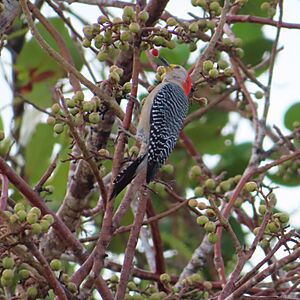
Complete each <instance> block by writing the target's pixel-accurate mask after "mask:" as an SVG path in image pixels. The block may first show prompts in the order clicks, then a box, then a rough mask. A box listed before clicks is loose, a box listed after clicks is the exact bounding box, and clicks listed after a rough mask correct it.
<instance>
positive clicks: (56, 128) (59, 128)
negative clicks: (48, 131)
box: [53, 123, 64, 134]
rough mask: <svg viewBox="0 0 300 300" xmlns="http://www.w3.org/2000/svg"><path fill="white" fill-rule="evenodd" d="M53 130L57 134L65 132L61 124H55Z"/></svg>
mask: <svg viewBox="0 0 300 300" xmlns="http://www.w3.org/2000/svg"><path fill="white" fill-rule="evenodd" d="M53 130H54V132H55V133H57V134H61V133H62V132H63V131H64V125H63V124H61V123H58V124H55V125H54V127H53Z"/></svg>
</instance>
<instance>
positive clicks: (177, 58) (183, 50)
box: [159, 44, 191, 66]
mask: <svg viewBox="0 0 300 300" xmlns="http://www.w3.org/2000/svg"><path fill="white" fill-rule="evenodd" d="M190 53H191V52H190V49H189V46H188V45H187V44H176V47H175V48H174V49H172V50H171V49H166V48H162V49H161V50H160V51H159V54H160V55H161V56H162V57H163V58H165V59H166V60H167V61H168V62H169V63H170V64H176V65H181V66H184V65H185V64H186V63H187V61H188V59H189V57H190Z"/></svg>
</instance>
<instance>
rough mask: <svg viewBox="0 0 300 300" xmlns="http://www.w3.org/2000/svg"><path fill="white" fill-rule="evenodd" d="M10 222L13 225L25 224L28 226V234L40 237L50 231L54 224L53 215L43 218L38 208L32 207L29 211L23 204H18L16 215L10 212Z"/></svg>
mask: <svg viewBox="0 0 300 300" xmlns="http://www.w3.org/2000/svg"><path fill="white" fill-rule="evenodd" d="M7 215H8V216H9V220H10V223H11V224H14V223H16V222H20V223H25V224H27V225H28V231H26V232H27V233H28V234H31V235H38V234H41V233H45V232H47V231H48V230H49V228H50V226H51V225H52V224H53V223H54V218H53V216H52V215H50V214H47V215H44V216H43V217H42V216H41V210H40V209H39V208H38V207H32V208H31V209H30V210H29V211H26V208H25V206H24V204H23V203H21V202H20V203H17V204H16V205H15V207H14V213H13V214H12V213H10V212H8V213H7Z"/></svg>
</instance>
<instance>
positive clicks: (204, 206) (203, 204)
mask: <svg viewBox="0 0 300 300" xmlns="http://www.w3.org/2000/svg"><path fill="white" fill-rule="evenodd" d="M197 207H198V208H199V209H200V210H203V209H206V208H207V205H206V204H205V203H204V202H198V205H197Z"/></svg>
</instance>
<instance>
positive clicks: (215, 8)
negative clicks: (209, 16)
mask: <svg viewBox="0 0 300 300" xmlns="http://www.w3.org/2000/svg"><path fill="white" fill-rule="evenodd" d="M209 9H210V10H212V11H215V12H216V11H218V10H219V9H220V4H219V3H218V2H216V1H214V2H211V3H210V4H209Z"/></svg>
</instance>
